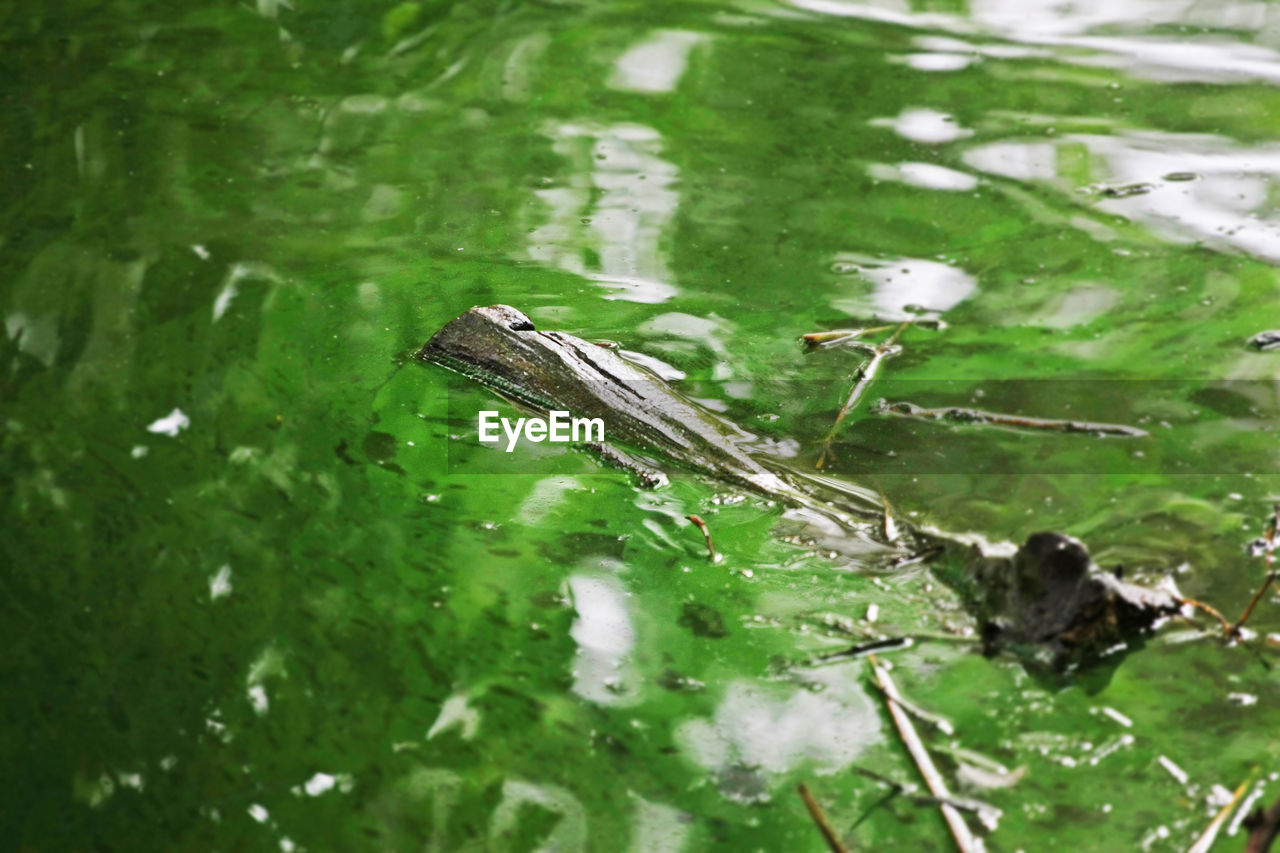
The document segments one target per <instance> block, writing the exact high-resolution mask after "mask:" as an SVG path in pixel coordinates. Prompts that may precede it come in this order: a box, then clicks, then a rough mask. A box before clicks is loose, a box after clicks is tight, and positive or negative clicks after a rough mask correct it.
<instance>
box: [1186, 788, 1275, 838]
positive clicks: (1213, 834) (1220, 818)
mask: <svg viewBox="0 0 1280 853" xmlns="http://www.w3.org/2000/svg"><path fill="white" fill-rule="evenodd" d="M1252 781H1253V779H1252V778H1250V779H1246V780H1245V781H1243V782H1241V783H1240V787H1238V788H1236V791H1235V793H1234V794H1233V795H1232V796H1231V802H1229V803H1227V804H1226V805H1225V806H1223V807H1222V808H1221V809H1219V810H1218V813H1217V814H1216V815H1215V816H1214V818H1213V820H1212V821H1210V822H1209V825H1208V826H1207V827H1205V830H1204V832H1203V833H1201V835H1200V837H1199V838H1197V839H1196V843H1195V844H1193V845H1191V847H1190V848H1188V849H1187V853H1209V848H1211V847H1213V842H1214V841H1215V840H1217V838H1218V832H1219V831H1221V829H1222V826H1223V824H1225V823H1226V822H1227V818H1229V817H1230V816H1231V813H1232V812H1233V811H1235V808H1236V806H1237V805H1238V804H1239V803H1240V800H1241V798H1242V797H1244V792H1245V791H1246V790H1248V788H1249V783H1250V782H1252ZM1252 837H1253V836H1252V835H1250V838H1252ZM1263 849H1266V848H1263Z"/></svg>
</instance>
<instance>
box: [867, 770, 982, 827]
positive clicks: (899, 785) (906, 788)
mask: <svg viewBox="0 0 1280 853" xmlns="http://www.w3.org/2000/svg"><path fill="white" fill-rule="evenodd" d="M849 769H850V770H852V771H853V772H854V773H859V774H861V775H863V776H866V777H867V778H868V779H874V780H875V781H877V782H879V783H880V784H882V785H885V786H887V787H888V788H889V789H890V790H891V791H893V792H894V793H895V794H897V795H899V796H902V797H904V798H905V799H906V800H907V801H908V802H910V803H911V804H912V805H916V806H941V805H948V806H954V807H955V808H957V809H959V810H960V811H962V812H973V813H974V814H976V815H981V814H983V813H984V812H985V813H987V814H995V815H999V814H1000V813H1001V812H1000V809H998V808H996V807H995V806H993V805H991V804H990V803H984V802H983V801H982V800H973V799H968V798H959V797H952V798H951V799H947V800H940V799H938V798H937V797H927V796H924V795H923V794H918V793H916V791H917V789H916V786H915V785H909V784H906V783H903V782H899V781H898V780H896V779H890V778H889V777H888V776H883V775H881V774H879V773H876V772H875V771H874V770H868V769H867V768H865V767H856V766H854V767H850V768H849Z"/></svg>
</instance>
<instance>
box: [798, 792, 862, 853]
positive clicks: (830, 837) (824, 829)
mask: <svg viewBox="0 0 1280 853" xmlns="http://www.w3.org/2000/svg"><path fill="white" fill-rule="evenodd" d="M797 790H799V792H800V798H801V799H802V800H804V806H805V808H806V809H808V810H809V817H811V818H813V822H814V824H816V825H817V827H818V831H819V832H821V833H822V838H823V840H824V841H826V842H827V847H829V848H831V853H849V848H848V847H845V846H844V842H842V841H841V840H840V836H838V835H836V831H835V828H834V827H832V826H831V822H830V821H828V820H827V814H826V812H824V811H823V810H822V806H821V805H819V804H818V801H817V799H815V798H814V796H813V793H812V792H811V791H810V790H809V786H808V785H806V784H805V783H803V782H801V783H800V785H799V786H798V788H797Z"/></svg>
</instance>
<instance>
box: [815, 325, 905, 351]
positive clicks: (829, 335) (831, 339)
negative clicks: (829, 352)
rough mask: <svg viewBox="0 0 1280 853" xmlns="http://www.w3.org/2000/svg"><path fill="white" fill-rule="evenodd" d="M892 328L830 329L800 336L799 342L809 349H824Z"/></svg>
mask: <svg viewBox="0 0 1280 853" xmlns="http://www.w3.org/2000/svg"><path fill="white" fill-rule="evenodd" d="M892 328H893V326H872V327H871V328H868V329H832V330H831V331H829V332H810V333H808V334H807V335H801V336H800V340H802V341H804V342H805V343H806V344H808V345H809V346H811V347H825V346H830V345H832V344H838V343H844V342H846V341H852V340H855V339H857V338H860V337H862V336H863V335H870V334H873V333H875V332H884V331H887V330H889V329H892Z"/></svg>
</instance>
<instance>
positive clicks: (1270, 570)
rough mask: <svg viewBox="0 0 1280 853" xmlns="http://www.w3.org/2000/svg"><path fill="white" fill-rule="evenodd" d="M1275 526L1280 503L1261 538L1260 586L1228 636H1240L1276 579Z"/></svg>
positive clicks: (1279, 523)
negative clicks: (1263, 568) (1262, 560)
mask: <svg viewBox="0 0 1280 853" xmlns="http://www.w3.org/2000/svg"><path fill="white" fill-rule="evenodd" d="M1277 528H1280V504H1276V507H1275V511H1274V512H1273V513H1272V515H1271V521H1270V522H1269V523H1268V524H1267V532H1266V534H1265V535H1264V536H1263V540H1264V542H1265V543H1266V544H1265V550H1264V555H1263V558H1264V559H1265V561H1266V563H1265V566H1266V574H1265V576H1264V577H1263V579H1262V586H1260V587H1258V591H1257V592H1255V593H1254V594H1253V598H1252V599H1251V600H1250V601H1249V606H1248V607H1246V608H1245V609H1244V613H1242V614H1241V615H1240V619H1239V621H1237V622H1236V624H1235V625H1232V626H1231V627H1230V629H1229V630H1228V631H1227V637H1228V638H1231V639H1236V638H1238V637H1239V636H1240V629H1241V628H1243V627H1244V623H1245V622H1247V621H1249V617H1250V616H1252V615H1253V608H1255V607H1257V606H1258V602H1259V601H1261V600H1262V596H1264V595H1266V594H1267V590H1269V589H1270V588H1271V584H1272V583H1273V582H1274V581H1275V579H1276V570H1275V568H1274V565H1273V563H1274V561H1275V553H1276V530H1277Z"/></svg>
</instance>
